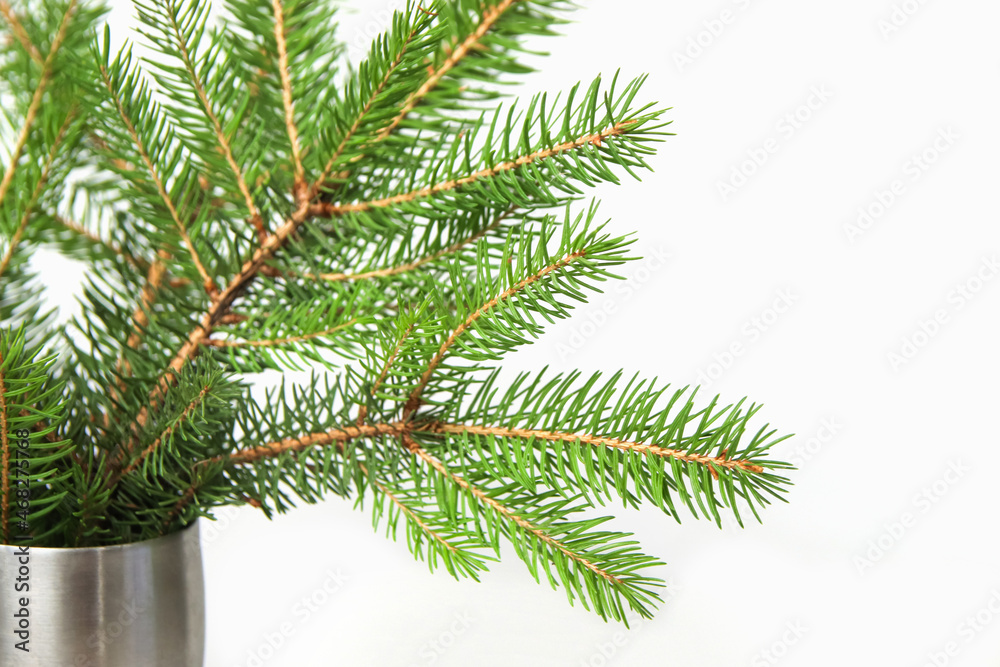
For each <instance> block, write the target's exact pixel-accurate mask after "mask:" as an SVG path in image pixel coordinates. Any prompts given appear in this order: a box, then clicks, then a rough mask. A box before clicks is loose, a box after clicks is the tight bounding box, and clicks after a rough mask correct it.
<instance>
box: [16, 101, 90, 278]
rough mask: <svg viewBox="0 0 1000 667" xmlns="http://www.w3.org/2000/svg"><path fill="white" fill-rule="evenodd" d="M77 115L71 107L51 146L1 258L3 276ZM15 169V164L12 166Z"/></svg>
mask: <svg viewBox="0 0 1000 667" xmlns="http://www.w3.org/2000/svg"><path fill="white" fill-rule="evenodd" d="M75 117H76V110H75V109H70V112H69V113H68V114H66V119H65V120H64V121H63V123H62V125H61V126H60V127H59V130H58V132H57V133H56V137H55V139H54V140H53V142H52V146H51V148H49V153H48V156H47V157H46V158H45V163H44V164H43V166H42V171H41V173H40V174H39V176H38V181H37V182H36V183H35V187H34V189H33V190H32V192H31V196H30V197H29V199H28V203H27V205H26V206H25V207H24V213H22V214H21V220H20V222H19V223H18V225H17V229H16V230H14V234H13V236H11V239H10V245H9V246H8V247H7V252H6V253H4V256H3V258H0V276H3V274H4V271H6V270H7V266H8V265H9V264H10V261H11V259H12V258H13V257H14V252H15V251H16V250H17V246H18V244H20V242H21V236H22V235H23V234H24V230H25V228H26V227H27V226H28V221H29V220H30V219H31V214H32V213H34V209H35V205H36V204H37V203H38V198H39V197H41V195H42V191H44V190H45V186H46V185H47V184H48V180H49V174H50V173H51V170H52V164H53V163H54V162H55V160H56V157H57V156H58V154H59V149H60V147H61V145H62V141H63V139H64V138H65V136H66V132H67V130H68V129H69V126H70V124H71V123H72V122H73V119H74V118H75ZM11 170H13V166H12V167H11Z"/></svg>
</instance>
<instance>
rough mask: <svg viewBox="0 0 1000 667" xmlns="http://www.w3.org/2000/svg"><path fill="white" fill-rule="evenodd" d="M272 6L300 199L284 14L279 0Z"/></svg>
mask: <svg viewBox="0 0 1000 667" xmlns="http://www.w3.org/2000/svg"><path fill="white" fill-rule="evenodd" d="M271 6H272V7H273V8H274V39H275V40H276V41H277V44H278V71H279V73H280V74H281V102H282V105H283V106H284V108H285V129H286V130H287V132H288V141H289V142H290V143H291V145H292V162H293V163H294V165H295V194H296V197H297V198H298V199H299V200H300V201H301V200H302V199H303V198H306V197H308V192H307V186H306V176H305V170H304V169H303V168H302V156H301V154H300V148H299V131H298V128H297V127H296V126H295V104H294V101H293V100H292V79H291V76H290V75H289V72H288V45H287V44H286V43H285V14H284V9H283V8H282V6H281V0H272V2H271Z"/></svg>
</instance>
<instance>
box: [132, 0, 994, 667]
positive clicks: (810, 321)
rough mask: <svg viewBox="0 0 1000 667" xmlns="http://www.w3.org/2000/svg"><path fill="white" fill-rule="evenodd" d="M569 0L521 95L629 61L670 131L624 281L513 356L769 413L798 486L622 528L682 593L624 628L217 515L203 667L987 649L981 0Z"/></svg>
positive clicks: (335, 529)
mask: <svg viewBox="0 0 1000 667" xmlns="http://www.w3.org/2000/svg"><path fill="white" fill-rule="evenodd" d="M348 4H351V3H348ZM401 4H402V3H392V2H382V1H381V0H375V1H372V2H360V1H359V2H355V3H353V6H355V7H357V8H358V10H359V11H358V12H357V13H356V14H353V15H345V16H344V17H343V23H342V29H341V32H340V37H341V39H344V40H346V41H347V42H348V43H349V44H351V48H352V53H353V54H354V55H355V56H357V55H359V54H360V53H361V52H362V51H363V49H364V48H365V45H367V43H368V40H369V39H370V38H371V37H373V36H374V34H375V33H376V32H377V31H378V30H381V28H382V27H383V26H384V25H386V23H387V19H388V11H387V10H390V9H393V8H395V7H397V6H399V5H401ZM584 4H585V5H587V6H586V7H585V8H584V9H582V10H580V11H578V12H577V13H575V15H574V18H575V21H576V22H575V23H574V24H571V25H569V26H565V27H564V28H563V29H562V31H563V32H564V33H565V34H564V36H563V37H560V38H555V39H547V40H543V41H542V42H539V43H538V44H537V45H538V46H539V47H541V48H544V49H549V50H551V52H552V55H551V56H550V57H549V58H547V59H536V60H533V62H534V63H535V64H536V65H538V66H541V67H544V70H543V71H540V72H538V73H536V74H535V75H533V76H531V77H529V78H528V79H526V80H525V82H524V86H523V92H524V93H526V94H527V93H532V92H535V91H539V90H551V91H557V90H564V89H566V88H568V87H569V86H570V85H571V84H572V83H574V82H576V81H577V80H581V79H582V80H585V81H589V80H590V79H591V78H592V77H593V76H594V75H595V74H597V73H599V72H604V73H605V75H607V76H609V75H611V74H612V73H613V72H614V70H615V69H616V68H617V67H621V69H622V71H623V75H625V76H627V77H632V76H635V75H638V74H641V73H643V72H648V73H649V74H650V78H649V81H648V85H647V86H646V88H645V89H644V93H643V94H642V96H641V98H642V99H645V100H657V101H659V102H660V103H661V104H663V105H666V106H672V107H673V110H671V111H670V112H669V113H668V118H669V119H671V120H673V125H672V126H671V129H672V130H673V131H674V132H676V135H677V136H675V137H670V138H668V141H667V142H666V143H664V144H662V149H661V152H660V153H659V155H657V156H656V157H655V158H654V160H653V162H652V164H653V166H654V168H655V173H653V174H648V175H644V176H643V182H642V183H637V182H634V181H628V182H626V183H624V184H623V185H622V186H621V187H615V186H611V185H608V186H606V187H602V188H600V189H599V190H597V191H595V193H594V194H595V195H596V196H598V197H600V198H601V199H602V200H603V205H602V208H601V211H602V214H603V215H604V216H605V217H609V218H612V219H613V223H612V227H613V229H614V230H616V231H620V232H622V233H625V232H628V231H633V230H635V231H637V232H638V239H639V240H638V243H637V252H638V254H640V255H642V256H644V257H645V258H646V259H644V260H642V261H641V262H637V263H635V264H634V265H633V266H629V267H626V269H625V270H624V274H625V275H626V276H628V277H629V278H630V281H629V282H628V283H625V284H624V285H627V287H623V286H622V284H619V285H615V286H612V287H611V288H610V289H609V291H608V294H607V296H606V297H601V296H598V297H597V298H595V299H594V300H593V302H592V303H591V305H589V306H587V307H583V308H581V309H580V310H579V311H578V313H577V315H576V317H575V318H574V319H572V320H570V321H566V322H563V323H561V324H560V325H559V326H555V327H552V329H551V330H550V331H549V332H548V334H547V335H546V336H545V337H544V338H543V339H541V340H540V341H539V342H538V343H537V344H535V345H533V346H531V347H530V348H528V349H526V350H524V351H523V352H521V353H518V354H517V355H516V356H514V357H512V358H511V359H510V362H509V364H508V366H507V367H508V368H509V369H510V370H511V371H516V370H520V369H528V368H535V367H537V366H540V365H542V364H546V363H547V364H551V365H552V366H553V367H555V368H556V369H560V370H563V369H565V370H568V369H572V368H576V367H579V368H581V369H583V370H585V371H593V370H607V371H612V370H615V369H618V368H624V369H625V370H626V371H628V372H629V373H631V372H634V371H636V370H640V371H642V372H643V373H645V374H647V375H657V376H659V377H660V378H662V379H663V380H665V381H670V382H673V383H675V384H678V385H683V384H687V383H694V382H697V381H698V380H699V376H701V374H702V373H704V374H705V375H704V376H703V377H702V381H704V379H705V378H708V384H709V386H708V387H707V389H708V390H709V391H711V392H712V393H715V392H718V393H721V394H722V395H723V397H724V398H725V399H728V400H735V399H738V398H740V397H742V396H750V397H751V398H752V399H753V400H757V401H761V402H764V403H765V407H764V410H763V411H762V413H761V416H762V417H763V418H764V419H766V420H767V421H770V422H771V423H772V424H773V425H775V426H777V427H778V428H779V429H780V430H781V431H782V432H794V433H796V434H797V436H796V437H795V438H793V439H791V440H789V441H786V442H785V443H782V444H781V445H780V446H779V447H778V448H777V452H776V454H777V458H785V459H789V460H792V461H794V462H796V463H797V464H798V465H799V466H800V469H799V470H798V471H795V472H794V473H793V474H794V482H795V487H794V488H793V490H792V492H791V494H790V496H789V501H790V502H789V504H787V505H785V504H779V506H773V507H771V508H769V509H768V510H767V511H766V512H765V514H764V524H763V525H758V524H752V525H749V526H748V527H747V529H745V530H740V529H738V528H735V527H733V526H726V527H725V528H724V529H723V530H721V531H720V530H719V529H718V528H716V527H714V526H713V525H711V524H709V523H708V522H706V521H694V520H693V519H688V520H686V521H685V522H684V525H681V526H678V525H677V524H676V523H675V522H674V521H673V520H671V519H669V518H667V517H664V516H663V515H661V514H659V513H658V512H657V511H656V510H654V509H650V510H648V511H644V512H641V513H637V512H630V513H626V514H621V515H620V516H619V520H618V522H617V527H618V528H621V529H625V530H630V531H634V532H635V533H636V535H637V537H638V539H640V540H641V542H642V544H643V545H644V547H645V549H646V551H647V552H649V553H653V554H655V555H657V556H659V557H661V558H663V559H664V560H665V561H666V562H667V563H668V565H667V566H666V567H664V568H661V571H660V572H659V575H660V576H661V577H663V578H664V579H667V580H668V581H669V583H670V587H669V588H668V589H667V591H666V593H665V595H666V597H667V602H666V603H665V605H664V606H663V607H662V609H661V610H660V611H659V613H658V614H657V616H656V618H655V620H652V621H646V622H641V623H638V624H634V625H633V628H632V629H631V630H625V629H624V628H622V627H621V626H620V625H616V624H613V623H611V624H607V623H604V622H603V621H601V620H600V619H599V618H598V617H596V616H595V615H593V614H591V613H589V612H587V611H585V610H583V609H582V608H580V607H579V606H577V607H570V606H569V605H568V604H567V603H566V599H565V596H564V594H563V593H562V592H561V591H556V592H554V591H552V590H550V589H549V588H548V587H547V586H546V585H538V584H536V583H535V582H534V581H533V580H532V579H531V578H530V576H529V575H528V574H527V571H526V569H525V567H524V565H523V564H522V563H521V562H520V561H519V560H517V559H516V558H515V557H514V556H513V554H512V553H511V552H509V551H508V553H507V555H508V556H510V557H509V558H507V559H505V560H504V562H503V563H502V564H500V565H497V566H495V567H494V569H493V571H492V572H491V573H489V574H487V575H486V577H485V579H484V581H483V582H482V583H478V584H477V583H474V582H469V581H462V582H456V581H454V580H452V579H451V578H450V577H449V576H448V575H447V574H446V573H444V572H438V573H436V574H434V575H431V574H429V573H428V572H427V570H426V566H425V565H424V564H422V563H418V562H416V561H414V559H413V558H412V557H411V556H410V554H409V552H408V551H407V550H406V547H405V543H393V542H391V541H389V540H386V539H385V537H384V536H383V535H382V534H376V533H374V532H373V531H372V529H371V525H370V519H369V515H368V514H367V513H366V512H358V511H354V510H352V507H351V505H350V503H348V502H345V501H339V500H337V499H334V500H331V501H328V502H326V503H325V504H322V505H319V506H307V507H302V508H299V509H297V510H295V511H293V512H292V513H290V514H287V515H283V516H281V517H278V518H277V519H276V520H274V521H271V522H269V521H267V520H266V519H265V518H264V517H263V516H262V515H261V514H260V513H259V512H257V511H255V510H249V509H248V510H246V511H237V510H232V511H230V512H226V513H223V514H222V515H220V519H219V521H218V522H216V523H215V524H207V523H206V524H205V525H203V529H204V530H205V566H206V575H207V582H208V583H207V586H208V591H207V593H208V605H209V606H208V612H209V618H208V658H207V665H208V666H209V667H236V666H244V667H247V666H253V665H268V666H269V667H279V666H290V665H295V666H302V665H306V666H312V665H343V666H345V667H367V666H377V667H383V666H384V667H416V666H421V665H437V666H439V667H451V666H457V665H477V666H486V667H489V666H493V665H496V666H507V665H518V666H522V665H523V666H535V665H539V666H550V665H551V666H557V667H558V666H566V667H578V666H584V665H587V666H593V667H600V666H601V665H620V666H638V665H643V666H645V665H670V666H671V667H696V666H702V665H712V666H715V665H749V666H751V667H757V666H761V665H773V664H780V665H787V666H788V667H793V666H796V665H799V666H809V667H825V666H828V665H829V666H837V667H841V666H843V665H912V666H914V667H922V666H923V665H935V666H938V667H940V666H942V665H962V666H968V667H977V666H985V665H1000V559H998V555H1000V554H998V546H1000V538H998V536H997V528H998V520H997V510H996V503H997V500H996V492H995V487H993V482H991V481H990V480H991V479H993V478H994V474H995V473H994V470H995V469H996V466H997V465H998V464H1000V451H998V447H997V445H998V444H1000V443H998V436H997V416H998V412H997V406H998V401H997V399H998V398H1000V391H998V388H997V371H998V370H1000V353H998V348H997V344H996V341H997V340H998V333H1000V317H998V306H1000V279H998V278H997V272H998V271H1000V266H998V264H996V262H997V260H1000V228H998V225H997V198H996V192H997V183H998V182H1000V179H998V176H1000V173H998V172H1000V168H998V163H997V157H996V156H997V149H998V147H1000V144H998V139H1000V129H998V128H1000V122H998V119H1000V105H998V102H1000V95H998V89H997V85H998V74H1000V57H998V49H997V40H996V26H997V25H998V23H1000V5H997V4H996V3H991V2H985V1H982V0H980V1H965V2H943V1H941V0H938V1H937V2H921V3H917V2H916V1H915V0H908V1H907V2H903V1H902V0H896V4H895V5H894V4H893V2H892V1H891V0H875V1H874V2H872V1H861V0H847V1H845V2H839V3H807V2H794V1H792V0H766V1H764V0H760V1H756V0H755V1H750V2H745V1H742V0H741V1H735V2H734V1H732V0H718V1H716V2H710V3H694V2H689V3H654V2H639V1H638V0H617V1H616V2H603V1H597V2H591V3H584ZM894 12H895V13H894ZM130 14H131V9H130V8H129V7H128V5H127V4H126V3H119V4H118V5H117V11H116V16H115V17H114V20H113V28H114V29H115V30H116V31H121V30H123V29H124V26H125V25H126V24H127V23H128V22H129V21H128V18H129V16H130ZM116 34H119V35H121V34H123V33H121V32H118V33H116ZM765 158H766V159H765ZM760 163H762V164H760ZM722 184H728V185H730V186H731V187H732V190H729V191H728V192H726V193H724V192H722V190H723V188H721V187H720V185H722ZM893 189H895V193H893ZM859 210H868V211H870V214H871V217H870V219H863V220H861V221H860V222H859ZM664 256H665V257H666V259H665V260H661V259H657V257H664ZM963 290H964V291H963ZM606 302H607V303H608V304H610V305H608V307H607V308H605V305H606ZM607 310H613V312H611V313H610V315H607V312H606V311H607ZM935 320H936V322H935ZM734 345H736V348H735V349H736V350H737V353H736V354H732V350H733V346H734ZM908 345H912V347H909V346H908ZM893 354H895V355H898V357H893V356H892V355H893ZM758 423H762V422H758ZM610 511H612V512H618V513H620V510H618V509H617V508H614V507H613V508H610ZM403 534H404V533H403V532H402V531H401V532H400V537H401V538H402V536H403ZM309 598H314V599H315V600H316V601H317V602H316V603H315V606H314V611H311V612H309V613H308V614H307V613H303V610H304V609H306V607H304V606H303V603H302V600H303V599H309ZM991 607H992V608H991ZM977 616H978V620H976V619H977ZM274 645H278V646H277V648H274Z"/></svg>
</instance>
